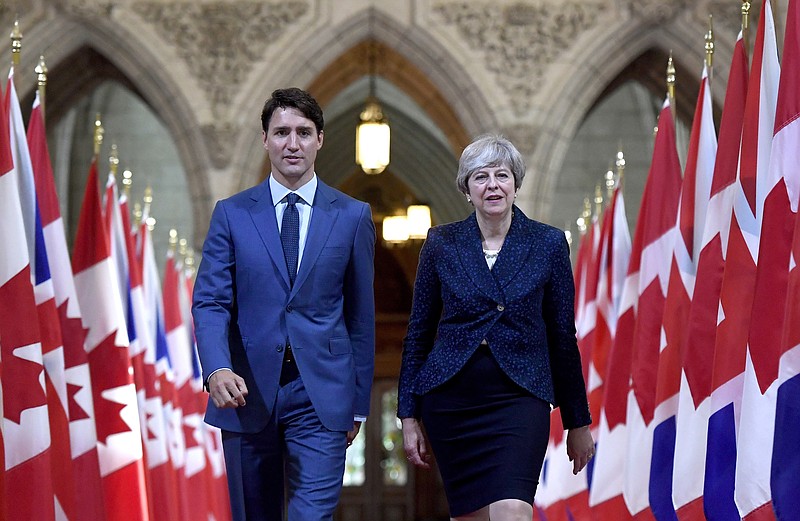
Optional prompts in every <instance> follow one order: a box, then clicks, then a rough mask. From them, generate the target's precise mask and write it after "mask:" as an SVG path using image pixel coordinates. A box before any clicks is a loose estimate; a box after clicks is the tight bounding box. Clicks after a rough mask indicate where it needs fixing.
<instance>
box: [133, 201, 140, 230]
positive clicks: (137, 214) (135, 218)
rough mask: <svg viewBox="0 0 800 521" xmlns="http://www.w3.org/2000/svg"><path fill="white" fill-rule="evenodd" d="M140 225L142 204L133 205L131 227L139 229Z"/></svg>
mask: <svg viewBox="0 0 800 521" xmlns="http://www.w3.org/2000/svg"><path fill="white" fill-rule="evenodd" d="M140 224H142V203H133V225H134V226H136V228H139V225H140Z"/></svg>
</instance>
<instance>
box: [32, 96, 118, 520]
mask: <svg viewBox="0 0 800 521" xmlns="http://www.w3.org/2000/svg"><path fill="white" fill-rule="evenodd" d="M28 143H29V147H30V151H31V162H32V164H33V174H34V179H35V183H36V196H37V201H38V208H39V211H40V215H41V222H42V230H43V235H44V246H45V248H44V249H45V250H46V252H47V264H48V267H49V273H50V276H51V280H52V284H53V290H54V304H55V306H56V312H57V315H58V316H57V318H56V319H55V321H53V320H52V319H48V323H50V325H51V327H53V323H54V322H55V323H57V324H58V326H59V331H60V334H61V341H62V345H63V349H62V352H63V354H62V355H59V352H58V350H54V351H51V352H49V353H45V355H44V359H45V367H47V366H48V365H50V364H52V365H59V364H61V363H63V366H64V367H63V371H64V383H63V384H62V385H57V384H56V383H55V381H54V387H56V388H57V389H56V394H57V396H58V397H59V398H60V399H61V400H62V401H63V403H64V413H65V414H66V416H67V418H66V419H67V421H68V422H69V423H68V426H67V428H68V431H67V433H66V439H57V438H62V435H57V434H56V432H60V428H59V429H58V430H56V428H54V427H53V419H54V414H53V411H52V410H51V429H52V430H53V436H52V438H53V442H54V448H56V447H58V449H57V450H54V453H53V454H52V455H51V456H52V457H53V458H54V459H55V460H56V461H58V464H59V465H64V466H67V465H68V464H67V463H66V462H63V461H59V460H58V458H60V457H67V458H70V460H71V472H72V478H70V479H69V480H67V481H65V482H63V483H60V482H59V480H58V479H54V487H55V489H56V494H57V495H59V497H71V499H72V503H68V502H66V501H65V502H63V503H62V505H61V506H62V507H63V509H64V514H65V516H66V517H67V519H79V520H83V519H86V520H89V519H92V520H94V519H97V520H102V519H104V516H105V511H104V509H103V493H102V487H101V482H100V466H99V462H98V457H97V435H96V429H95V417H94V404H93V400H92V390H91V389H92V386H91V381H90V375H89V366H88V358H87V356H86V351H85V350H84V338H85V336H86V334H85V331H84V329H83V325H82V323H81V312H80V306H79V304H78V299H77V296H76V292H75V284H74V280H73V276H72V266H71V262H70V259H69V253H68V250H67V239H66V235H65V233H64V224H63V221H62V218H61V210H60V209H59V202H58V196H57V194H56V189H55V182H54V180H53V171H52V168H51V165H50V156H49V153H48V151H47V142H46V139H45V131H44V121H43V118H42V113H41V107H40V105H39V103H38V97H37V100H36V101H35V102H34V110H33V112H32V113H31V120H30V122H29V124H28ZM60 356H62V357H63V362H62V361H61V359H60ZM64 391H65V392H66V394H64V395H62V392H64ZM62 443H63V444H64V445H65V446H67V448H68V449H69V450H68V451H67V452H66V454H63V453H60V450H63V446H61V445H60V444H62ZM54 476H55V474H54ZM63 486H67V487H69V488H70V491H69V492H67V491H63V492H62V491H60V490H59V487H63Z"/></svg>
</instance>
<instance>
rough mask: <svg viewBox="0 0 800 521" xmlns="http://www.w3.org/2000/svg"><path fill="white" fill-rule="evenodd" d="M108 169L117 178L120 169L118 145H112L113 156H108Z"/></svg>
mask: <svg viewBox="0 0 800 521" xmlns="http://www.w3.org/2000/svg"><path fill="white" fill-rule="evenodd" d="M108 169H109V171H110V172H111V175H113V176H114V178H116V177H117V170H118V169H119V151H118V149H117V144H116V143H112V144H111V154H110V155H109V156H108Z"/></svg>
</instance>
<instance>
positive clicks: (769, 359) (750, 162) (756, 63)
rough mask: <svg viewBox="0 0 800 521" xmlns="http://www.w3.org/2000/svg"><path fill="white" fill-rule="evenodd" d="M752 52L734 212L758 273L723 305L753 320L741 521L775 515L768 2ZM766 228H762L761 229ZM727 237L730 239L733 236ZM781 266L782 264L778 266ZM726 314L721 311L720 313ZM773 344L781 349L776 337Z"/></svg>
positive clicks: (780, 256) (775, 255) (776, 199)
mask: <svg viewBox="0 0 800 521" xmlns="http://www.w3.org/2000/svg"><path fill="white" fill-rule="evenodd" d="M753 53H754V54H753V69H752V71H751V72H750V83H749V85H748V90H747V94H748V97H747V105H746V108H745V120H744V128H743V131H742V148H741V155H740V158H741V159H740V166H739V179H740V182H741V184H742V190H743V192H744V195H745V198H746V201H747V203H748V205H747V206H748V208H747V210H749V211H741V210H743V209H742V208H740V206H739V205H738V204H737V205H736V206H735V213H736V220H737V223H738V225H739V229H740V230H741V233H742V236H743V237H744V238H745V241H746V243H747V244H748V246H749V249H748V251H747V252H741V253H740V255H742V256H745V255H750V256H751V258H752V259H753V260H756V261H757V267H756V268H755V278H753V277H752V272H751V273H750V275H751V277H750V281H749V288H748V292H747V294H746V296H739V297H738V298H740V299H742V298H743V297H744V298H745V300H742V301H738V302H737V301H736V300H734V301H732V302H724V303H723V304H726V303H732V304H734V305H737V304H738V305H741V306H742V307H743V308H744V309H745V310H746V311H745V312H749V314H750V315H751V316H752V313H756V314H757V315H755V316H756V317H757V320H755V321H753V320H752V319H751V316H747V317H745V319H746V326H747V329H746V330H745V332H744V335H743V337H742V338H736V339H735V342H736V343H735V344H733V346H732V347H733V348H734V349H741V347H738V348H737V347H736V346H743V345H744V346H748V345H749V347H748V349H747V356H746V358H745V365H744V376H743V386H742V398H741V400H742V402H741V403H742V405H741V417H740V420H739V422H740V423H739V430H738V432H737V443H736V447H737V448H736V485H735V498H736V504H737V506H738V507H739V513H740V515H741V516H742V517H745V518H751V519H764V517H762V516H765V515H766V516H767V517H766V518H770V517H771V516H772V515H774V514H772V513H771V511H772V504H771V499H772V495H771V493H770V486H769V481H770V471H771V464H770V462H771V458H770V455H771V453H772V440H773V434H774V424H775V393H776V392H777V390H776V388H773V389H771V390H770V391H769V392H767V390H768V387H769V386H770V384H771V382H772V381H774V380H775V378H776V377H777V369H778V353H777V349H775V348H774V346H764V345H763V342H764V338H765V336H766V335H768V333H767V334H765V333H763V331H762V330H761V329H760V323H761V322H762V321H766V322H768V323H770V324H774V323H773V322H771V319H770V318H769V317H767V316H759V315H763V313H767V314H769V315H771V314H773V313H776V314H780V315H781V320H782V316H783V311H784V309H785V306H784V305H785V281H786V277H787V276H788V268H787V266H788V259H789V248H790V243H791V239H790V237H791V234H790V233H791V232H789V233H785V234H784V236H785V237H786V240H785V241H784V242H785V244H778V243H774V242H772V241H774V240H776V239H777V237H775V235H774V234H775V233H776V231H775V230H768V229H767V228H768V227H775V228H777V227H779V225H778V222H776V219H778V220H780V219H782V218H785V215H786V212H789V210H788V203H787V202H786V200H787V198H788V197H787V195H786V189H785V183H783V181H782V179H779V178H777V176H775V175H773V174H772V173H771V170H770V168H769V166H770V156H771V148H772V136H773V133H774V129H775V111H776V104H777V95H778V83H779V78H780V64H779V62H778V50H777V42H776V39H775V24H774V21H773V19H772V5H771V3H770V2H769V1H768V0H767V1H765V2H764V4H762V7H761V17H760V19H759V23H758V33H757V35H756V46H755V49H754V51H753ZM781 193H782V195H781ZM789 213H790V212H789ZM781 214H784V217H781ZM766 224H768V227H764V226H763V225H766ZM732 227H733V226H732ZM778 233H780V232H778ZM731 235H732V236H733V230H732V231H731ZM779 236H780V235H779ZM764 240H766V241H769V242H761V245H759V241H764ZM731 244H734V243H732V242H731V243H729V245H728V249H729V255H728V258H727V264H726V270H727V266H728V265H730V264H731V260H732V258H731V255H730V248H731ZM779 264H783V265H782V266H780V267H778V266H777V265H779ZM765 269H767V270H775V271H776V273H774V274H765V272H764V270H765ZM777 272H780V274H778V273H777ZM779 278H782V279H783V282H781V281H779V280H778V279H779ZM723 284H724V282H723ZM780 285H783V286H784V290H783V291H782V292H780V293H781V294H780V295H773V296H770V294H771V293H777V292H779V291H780V290H778V289H777V287H778V286H780ZM723 287H724V286H723ZM729 309H730V308H729V307H726V308H725V311H726V313H727V311H728V310H729ZM726 318H727V317H726ZM777 327H780V326H779V325H778V326H777ZM718 338H719V336H718ZM775 338H776V340H777V343H778V344H779V343H780V341H779V339H778V337H775Z"/></svg>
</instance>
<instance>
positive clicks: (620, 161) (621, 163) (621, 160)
mask: <svg viewBox="0 0 800 521" xmlns="http://www.w3.org/2000/svg"><path fill="white" fill-rule="evenodd" d="M616 165H617V186H622V181H623V180H624V179H625V154H623V153H622V147H620V149H619V152H617V161H616Z"/></svg>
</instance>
